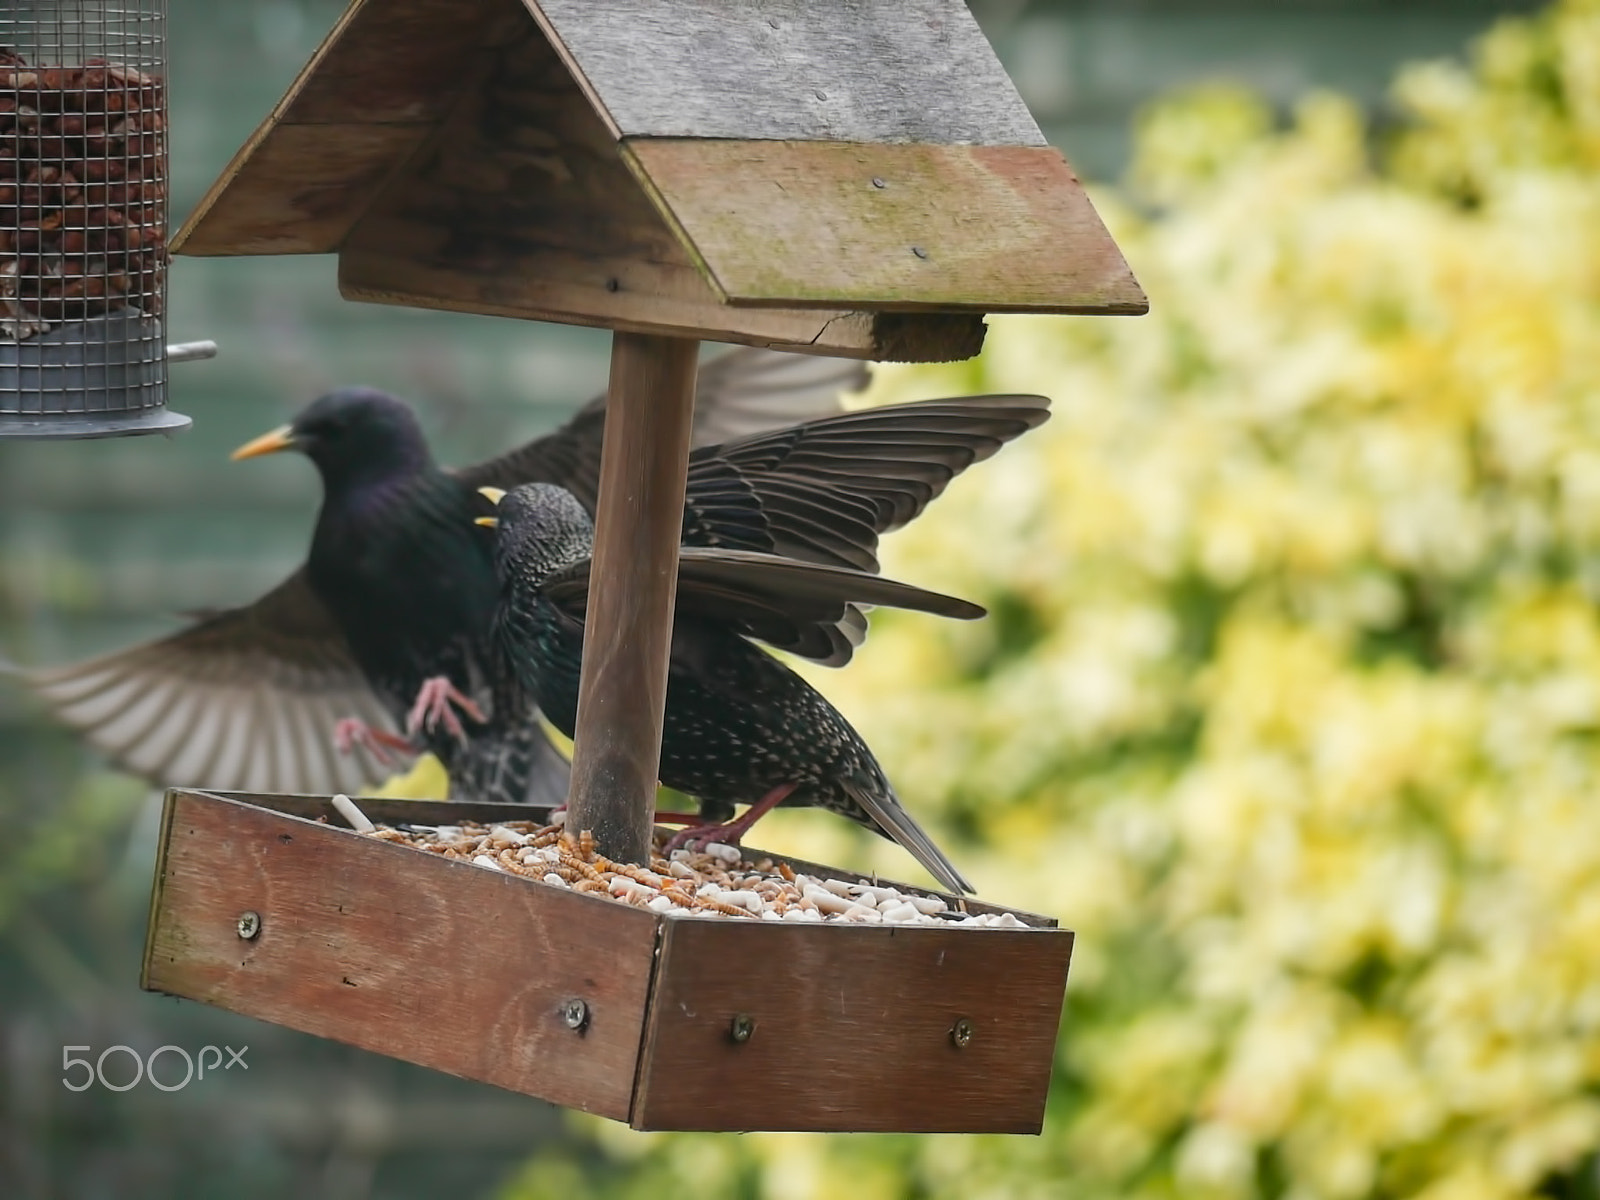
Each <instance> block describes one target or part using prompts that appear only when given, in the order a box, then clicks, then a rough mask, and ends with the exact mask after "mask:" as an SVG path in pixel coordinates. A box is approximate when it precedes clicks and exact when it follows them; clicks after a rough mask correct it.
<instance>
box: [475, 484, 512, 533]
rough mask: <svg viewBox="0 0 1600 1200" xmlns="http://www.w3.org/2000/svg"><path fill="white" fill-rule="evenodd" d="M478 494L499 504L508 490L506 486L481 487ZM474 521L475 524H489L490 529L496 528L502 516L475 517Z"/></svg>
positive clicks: (490, 501) (491, 502)
mask: <svg viewBox="0 0 1600 1200" xmlns="http://www.w3.org/2000/svg"><path fill="white" fill-rule="evenodd" d="M478 495H480V496H482V497H483V498H484V499H485V500H487V501H488V502H489V503H490V504H499V503H500V501H502V500H504V499H505V498H506V490H505V488H497V487H481V488H479V489H478ZM472 523H473V524H474V525H487V526H488V527H489V528H490V529H494V528H495V527H497V526H498V525H499V524H500V518H498V517H474V518H473V519H472Z"/></svg>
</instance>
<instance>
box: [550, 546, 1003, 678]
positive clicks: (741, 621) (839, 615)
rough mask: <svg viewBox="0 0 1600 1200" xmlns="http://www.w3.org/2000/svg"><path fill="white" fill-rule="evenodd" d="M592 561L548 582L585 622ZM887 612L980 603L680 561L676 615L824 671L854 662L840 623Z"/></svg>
mask: <svg viewBox="0 0 1600 1200" xmlns="http://www.w3.org/2000/svg"><path fill="white" fill-rule="evenodd" d="M589 563H590V560H589V559H584V560H583V561H582V562H579V563H575V564H573V565H572V566H570V567H568V568H566V569H565V570H563V571H561V572H559V573H557V574H556V575H554V576H552V577H551V578H550V579H548V580H546V581H545V583H544V591H545V593H546V595H548V596H549V597H550V599H551V600H552V601H554V602H555V603H557V604H560V605H561V606H562V607H563V608H565V609H566V610H567V611H569V612H571V613H572V614H573V615H574V616H576V617H578V618H580V619H581V618H582V617H583V615H584V612H585V608H586V605H587V601H588V595H589ZM858 604H870V605H882V606H885V607H889V608H906V609H911V610H913V611H916V612H925V613H933V614H935V615H937V616H941V617H952V618H955V619H957V620H963V621H970V620H974V619H976V618H978V617H981V616H983V615H984V610H983V609H982V608H980V607H979V606H978V605H976V604H971V603H969V602H968V601H966V600H960V599H957V598H956V597H954V596H946V595H944V594H942V593H940V592H930V591H928V590H926V589H924V588H919V587H915V586H913V585H911V584H908V583H898V582H896V581H895V580H893V579H885V578H883V577H882V576H881V575H873V574H869V573H867V572H864V571H857V570H855V569H853V568H850V567H835V566H827V565H823V564H819V563H807V562H797V561H795V560H793V559H787V558H779V557H776V556H774V555H770V554H757V553H752V552H750V551H744V550H723V549H711V548H705V547H694V546H685V547H684V548H683V549H682V551H681V552H680V554H679V557H678V602H677V612H678V613H679V614H680V615H682V616H684V617H700V618H704V619H708V620H712V621H715V622H717V623H718V624H721V625H726V626H729V627H731V628H733V629H735V630H737V631H738V632H739V633H742V634H744V635H746V636H748V637H753V638H756V639H757V640H759V641H763V642H766V643H767V644H768V645H770V646H773V647H775V648H776V649H779V650H786V651H788V652H790V653H791V654H798V655H800V656H801V657H802V658H810V659H815V660H816V661H817V662H820V663H823V664H824V665H826V666H831V667H836V666H842V665H844V664H845V663H847V662H849V661H850V655H851V652H852V651H853V650H854V648H855V647H854V645H853V644H852V641H851V639H850V638H849V637H847V636H846V634H845V633H844V632H843V631H841V630H840V628H839V624H840V622H841V620H843V618H844V616H845V614H846V612H847V611H849V610H850V609H851V608H852V607H853V606H854V605H858Z"/></svg>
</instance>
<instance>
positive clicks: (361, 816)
mask: <svg viewBox="0 0 1600 1200" xmlns="http://www.w3.org/2000/svg"><path fill="white" fill-rule="evenodd" d="M333 807H334V809H335V810H336V811H337V812H338V814H339V815H340V816H341V817H343V818H344V819H345V820H346V821H348V822H349V823H350V828H351V829H354V830H355V831H356V832H357V833H371V832H372V831H373V830H374V829H376V828H377V826H376V825H374V824H373V823H372V822H371V821H370V820H368V819H367V814H366V813H364V812H362V811H361V810H360V809H359V808H357V807H356V805H355V801H354V800H352V799H350V797H349V796H346V795H345V794H344V793H343V792H340V793H339V794H338V795H337V796H335V797H334V798H333Z"/></svg>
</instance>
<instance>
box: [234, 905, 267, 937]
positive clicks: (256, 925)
mask: <svg viewBox="0 0 1600 1200" xmlns="http://www.w3.org/2000/svg"><path fill="white" fill-rule="evenodd" d="M237 928H238V930H239V936H240V937H242V938H243V939H244V940H245V941H247V942H248V941H253V940H254V939H255V936H256V934H258V933H260V932H261V914H260V913H258V912H256V911H255V910H254V909H251V910H250V911H248V912H242V913H240V914H239V924H238V926H237Z"/></svg>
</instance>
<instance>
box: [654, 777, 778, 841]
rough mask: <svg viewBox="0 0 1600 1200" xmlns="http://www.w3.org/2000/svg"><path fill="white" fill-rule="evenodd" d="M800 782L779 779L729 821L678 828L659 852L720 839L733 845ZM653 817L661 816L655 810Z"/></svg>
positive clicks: (658, 818) (658, 817)
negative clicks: (739, 815) (775, 785)
mask: <svg viewBox="0 0 1600 1200" xmlns="http://www.w3.org/2000/svg"><path fill="white" fill-rule="evenodd" d="M799 786H800V785H799V784H797V783H780V784H779V785H778V786H777V787H775V788H773V789H772V790H771V791H770V792H768V793H767V794H766V795H765V796H763V797H761V799H759V800H757V801H756V802H755V803H754V804H752V805H751V806H750V807H749V808H747V809H745V811H744V815H743V816H741V817H738V818H736V819H735V820H732V821H729V822H728V823H727V824H725V825H718V824H715V823H713V824H710V825H691V826H690V827H689V828H688V829H680V830H678V832H677V833H675V834H673V835H672V836H671V837H670V838H668V839H667V844H666V847H665V848H664V849H663V850H662V853H663V854H666V855H671V853H672V852H673V851H674V850H681V849H684V848H688V849H690V850H704V849H705V848H706V847H707V846H709V845H710V844H711V843H712V842H721V843H722V844H723V845H724V846H737V845H738V844H739V842H740V841H741V840H742V839H743V838H744V835H745V834H747V833H749V832H750V827H751V826H752V825H754V824H755V823H756V822H757V821H759V820H760V819H761V818H762V817H764V816H766V815H767V814H768V813H769V812H771V811H772V810H773V809H774V808H776V807H778V805H780V804H782V803H783V802H784V801H785V800H787V799H788V798H789V794H790V793H791V792H793V791H794V790H795V788H797V787H799ZM656 819H657V820H660V819H661V814H660V813H657V814H656Z"/></svg>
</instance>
